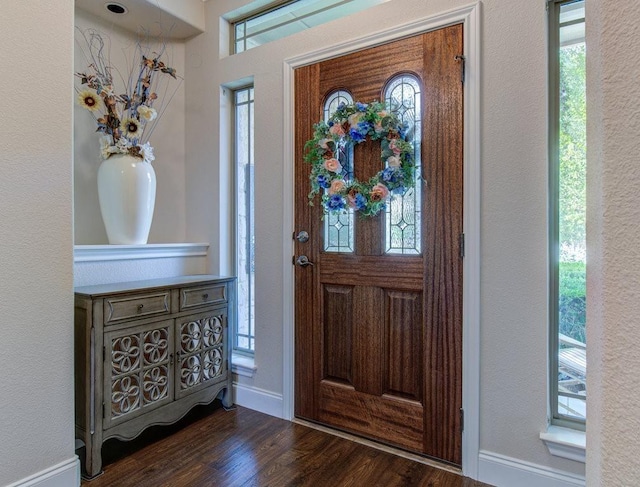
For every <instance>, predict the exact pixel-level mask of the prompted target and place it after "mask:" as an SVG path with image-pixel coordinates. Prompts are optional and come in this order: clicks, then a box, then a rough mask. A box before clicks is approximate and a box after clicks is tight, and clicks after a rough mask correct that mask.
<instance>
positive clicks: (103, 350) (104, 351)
mask: <svg viewBox="0 0 640 487" xmlns="http://www.w3.org/2000/svg"><path fill="white" fill-rule="evenodd" d="M105 360H107V347H102V361H103V362H104V361H105Z"/></svg>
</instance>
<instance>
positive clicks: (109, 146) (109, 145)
mask: <svg viewBox="0 0 640 487" xmlns="http://www.w3.org/2000/svg"><path fill="white" fill-rule="evenodd" d="M112 153H113V137H111V136H110V135H103V136H102V137H100V155H101V156H102V158H103V159H106V158H108V157H109V156H110V155H111V154H112Z"/></svg>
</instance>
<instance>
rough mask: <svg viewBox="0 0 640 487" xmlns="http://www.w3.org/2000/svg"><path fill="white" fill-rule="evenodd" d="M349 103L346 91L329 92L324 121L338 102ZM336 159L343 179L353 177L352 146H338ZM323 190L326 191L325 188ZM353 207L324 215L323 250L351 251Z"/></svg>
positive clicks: (351, 100) (350, 101)
mask: <svg viewBox="0 0 640 487" xmlns="http://www.w3.org/2000/svg"><path fill="white" fill-rule="evenodd" d="M342 103H344V104H345V105H350V104H352V103H353V97H352V96H351V94H350V93H349V92H348V91H344V90H338V91H334V92H332V93H330V94H329V96H328V97H327V99H326V101H325V103H324V113H323V118H324V120H325V122H326V121H327V120H329V118H330V117H331V115H333V113H334V112H335V111H336V110H337V109H338V106H339V105H340V104H342ZM337 152H338V160H339V161H340V164H341V165H342V168H343V171H345V172H346V175H345V178H344V179H345V180H347V181H348V180H350V179H352V178H353V146H352V145H348V146H345V145H343V146H341V147H339V148H338V151H337ZM325 191H327V190H326V189H325ZM353 227H354V215H353V209H352V208H349V209H348V210H347V211H344V212H340V213H338V214H328V215H325V217H324V250H325V252H353V247H354V243H353Z"/></svg>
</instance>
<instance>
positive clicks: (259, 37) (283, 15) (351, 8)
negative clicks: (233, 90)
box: [225, 0, 389, 53]
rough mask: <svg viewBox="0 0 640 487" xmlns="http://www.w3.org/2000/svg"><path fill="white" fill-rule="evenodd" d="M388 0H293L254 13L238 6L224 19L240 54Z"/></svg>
mask: <svg viewBox="0 0 640 487" xmlns="http://www.w3.org/2000/svg"><path fill="white" fill-rule="evenodd" d="M387 1H389V0H292V1H284V2H279V5H276V6H272V7H270V8H267V9H263V10H259V11H257V12H256V11H253V12H250V13H246V12H244V9H238V10H236V11H234V12H230V13H229V14H227V15H225V18H227V19H232V20H231V22H232V26H233V49H232V51H233V53H240V52H244V51H246V50H248V49H252V48H254V47H258V46H261V45H263V44H266V43H268V42H272V41H275V40H277V39H281V38H283V37H287V36H289V35H291V34H295V33H297V32H301V31H303V30H305V29H309V28H311V27H315V26H318V25H321V24H324V23H326V22H329V21H331V20H335V19H339V18H341V17H346V16H347V15H351V14H353V13H356V12H360V11H362V10H364V9H366V8H369V7H373V6H374V5H378V4H380V3H384V2H387ZM234 19H237V20H234Z"/></svg>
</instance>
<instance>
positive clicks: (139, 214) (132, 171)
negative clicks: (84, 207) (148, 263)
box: [98, 154, 156, 245]
mask: <svg viewBox="0 0 640 487" xmlns="http://www.w3.org/2000/svg"><path fill="white" fill-rule="evenodd" d="M98 199H99V200H100V212H101V213H102V220H103V221H104V226H105V229H106V230H107V238H108V239H109V243H110V244H120V245H140V244H146V243H147V239H148V238H149V230H150V229H151V220H152V219H153V208H154V206H155V201H156V173H155V171H154V170H153V166H152V165H151V163H149V162H144V161H143V160H142V159H139V158H137V157H133V156H130V155H128V154H112V155H111V157H109V158H108V159H105V160H104V161H102V163H101V164H100V168H99V169H98Z"/></svg>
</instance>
